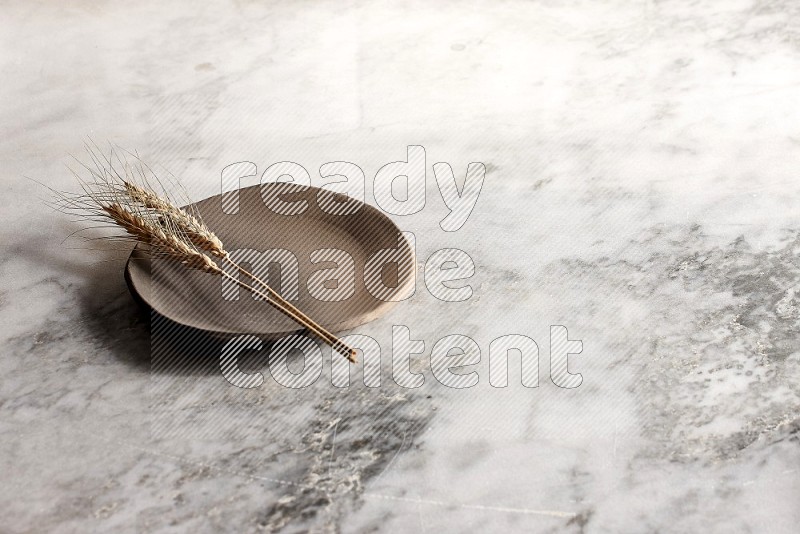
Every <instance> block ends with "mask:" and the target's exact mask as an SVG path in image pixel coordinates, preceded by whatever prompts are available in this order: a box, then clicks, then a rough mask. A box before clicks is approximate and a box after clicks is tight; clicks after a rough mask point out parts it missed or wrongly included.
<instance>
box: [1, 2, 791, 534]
mask: <svg viewBox="0 0 800 534" xmlns="http://www.w3.org/2000/svg"><path fill="white" fill-rule="evenodd" d="M67 4H69V5H67ZM564 4H568V5H564ZM0 9H1V10H2V17H0V40H2V46H0V73H1V74H2V76H1V79H2V83H0V125H2V132H3V141H2V143H0V181H1V182H0V183H2V187H3V189H2V193H0V217H1V219H0V222H1V223H2V224H0V349H1V350H0V353H1V355H0V372H2V379H0V435H2V439H1V440H0V473H2V484H0V518H1V519H2V524H1V526H0V530H2V531H4V532H50V531H52V532H101V531H102V532H110V531H118V532H183V531H193V532H217V531H220V530H222V531H239V532H256V531H261V530H264V531H275V530H282V531H285V532H301V531H307V530H311V531H323V532H325V531H333V532H373V531H381V532H421V531H431V532H464V531H477V532H497V531H511V532H725V533H735V532H787V533H788V532H796V531H797V525H798V523H800V419H799V418H798V417H799V416H798V413H800V412H799V409H800V343H799V342H798V327H800V270H798V265H799V264H800V260H799V258H800V233H798V228H799V227H800V209H799V208H798V206H799V205H800V202H799V201H800V178H799V176H800V175H799V171H800V105H799V104H798V95H799V91H800V4H797V3H796V2H790V1H786V0H772V1H751V0H748V1H739V0H735V1H725V2H722V1H717V2H713V1H702V0H701V1H697V2H696V1H691V2H690V1H688V0H668V1H663V2H656V1H649V0H645V1H637V2H623V1H621V0H615V1H614V0H612V1H602V2H589V1H585V2H570V3H561V2H549V1H531V2H528V1H525V2H523V1H516V0H512V1H505V2H476V3H470V4H469V5H467V4H462V3H456V2H416V1H409V2H403V3H394V2H377V3H374V2H345V3H323V2H311V1H304V2H290V1H284V2H257V1H248V0H236V1H222V0H211V1H209V2H204V3H195V2H188V1H185V0H183V1H175V2H155V1H143V2H115V1H108V2H96V1H92V0H80V1H76V2H70V3H65V2H56V1H52V0H47V1H45V0H41V1H29V2H16V3H12V2H4V3H3V5H2V7H0ZM87 137H91V138H92V139H95V140H97V141H99V142H105V141H106V140H108V141H111V142H113V143H117V144H119V145H121V146H123V147H126V148H129V149H132V150H133V149H135V150H137V151H138V152H139V153H140V154H141V155H142V157H144V158H145V159H146V160H147V161H150V162H155V163H157V164H159V165H160V166H162V167H163V168H165V169H167V170H169V171H170V172H172V173H174V174H175V175H176V176H178V177H179V178H180V180H181V181H182V183H183V184H184V185H185V187H186V188H187V189H188V191H189V193H190V194H191V196H192V197H193V198H196V199H201V198H205V197H208V196H210V195H213V194H216V193H218V192H219V190H220V172H221V170H222V168H223V167H225V166H226V165H228V164H231V163H234V162H239V161H245V160H247V161H252V162H254V163H256V165H257V166H258V169H259V172H263V170H264V169H265V168H266V167H267V166H269V165H270V164H271V163H274V162H278V161H294V162H298V163H301V164H302V165H303V166H304V167H305V168H306V169H308V170H309V171H310V173H311V178H312V183H315V184H320V183H322V180H321V178H320V176H319V173H318V172H317V170H318V169H319V167H320V165H321V164H322V163H325V162H329V161H337V160H343V161H351V162H354V163H357V164H358V165H359V166H360V167H361V168H362V169H363V170H364V172H365V173H366V176H367V202H369V203H372V204H374V198H373V195H372V188H371V184H372V181H371V180H372V178H373V177H374V176H375V173H376V172H377V170H378V169H379V168H380V167H381V166H382V165H383V164H385V163H388V162H392V161H397V160H401V159H404V158H405V155H406V147H407V146H409V145H422V146H424V147H425V149H426V155H427V161H426V163H427V169H428V181H427V199H428V200H427V204H426V206H425V209H423V210H422V211H421V212H419V213H417V214H415V215H410V216H406V217H395V221H396V222H397V224H398V225H399V226H400V227H401V228H402V229H403V230H408V231H411V232H414V233H415V234H416V235H417V236H418V240H417V254H418V257H419V258H420V262H422V261H424V260H425V259H426V258H428V257H429V256H430V255H431V254H432V253H433V252H434V251H436V250H439V249H441V248H445V247H457V248H460V249H463V250H464V251H465V252H467V253H468V254H469V255H470V256H471V257H472V258H473V260H474V262H475V265H476V272H475V275H474V276H473V277H472V279H470V284H471V285H472V287H473V291H474V295H473V297H472V298H471V299H469V300H468V301H465V302H463V303H445V302H441V301H438V300H437V299H435V298H434V297H432V296H431V295H430V293H429V292H428V291H427V290H426V288H425V286H424V283H423V282H422V281H421V280H420V281H418V284H417V293H416V294H415V296H414V297H413V298H412V299H411V300H409V301H407V302H404V303H402V304H400V305H399V306H398V307H396V308H395V309H394V310H393V311H392V312H391V313H390V314H389V315H387V316H385V317H383V318H381V319H379V320H376V321H374V322H372V323H369V324H367V325H364V326H361V327H359V328H356V329H354V330H353V331H352V333H361V334H366V335H370V336H372V337H374V338H376V339H377V340H379V341H380V343H381V346H382V347H384V348H385V350H386V352H385V353H384V373H383V381H382V387H381V388H378V389H370V388H366V387H364V386H363V384H361V385H359V380H360V378H359V376H358V374H355V375H354V377H353V384H354V385H353V387H351V388H348V389H337V388H334V387H332V386H331V384H330V381H329V380H327V379H325V377H329V376H330V370H329V363H327V364H326V368H325V370H324V372H323V380H320V381H318V382H317V383H316V384H314V386H312V387H310V388H308V389H305V390H287V389H283V388H279V387H278V386H277V385H276V384H275V383H274V382H271V381H269V380H268V381H267V383H265V385H264V386H263V387H261V388H257V389H253V390H239V389H237V388H233V387H231V386H230V385H228V384H227V383H226V382H225V381H224V379H223V378H222V377H221V375H220V373H219V370H218V368H217V367H216V363H215V360H214V355H213V354H211V353H208V354H207V353H198V354H197V357H196V359H194V360H192V364H191V365H186V366H182V367H175V366H172V367H171V366H169V365H167V364H165V365H155V363H156V362H151V348H152V347H151V331H150V330H149V328H148V327H149V324H148V323H149V321H148V320H147V319H146V318H142V316H141V315H140V313H139V311H138V309H137V307H136V305H135V304H134V302H133V301H132V299H131V297H130V296H129V295H128V293H127V290H126V287H125V284H124V281H123V278H122V269H123V266H124V261H125V257H126V256H125V253H124V251H123V252H121V251H115V250H111V249H110V248H109V247H106V246H104V245H103V244H101V243H89V244H87V243H86V242H83V241H81V240H80V239H75V238H70V239H66V240H65V238H67V236H68V235H70V234H71V233H72V232H74V231H75V230H76V229H77V227H76V226H75V225H74V224H73V223H71V222H70V221H69V220H68V219H67V218H65V217H64V216H63V215H62V214H60V213H57V212H53V211H52V210H50V209H49V208H47V207H46V206H45V205H44V201H45V200H47V198H48V193H47V191H46V189H44V188H43V187H41V186H40V185H39V184H37V183H36V182H37V181H38V182H42V183H44V184H46V185H48V186H50V187H54V188H57V189H62V190H74V189H75V181H74V179H73V178H72V177H71V176H70V174H69V172H68V171H67V170H66V168H65V163H69V161H70V155H71V154H75V155H78V154H80V153H81V151H82V150H83V148H82V144H83V142H84V141H85V140H86V138H87ZM436 162H448V163H450V164H451V165H452V167H453V169H454V172H455V173H456V175H460V176H463V174H464V172H465V171H466V167H467V165H468V164H469V163H470V162H483V163H484V164H485V166H486V169H487V174H486V180H485V184H484V188H483V192H482V194H481V196H480V199H479V201H478V203H477V205H476V207H475V209H474V211H473V213H472V215H471V217H470V219H469V221H468V222H467V223H466V225H465V226H464V227H463V228H462V229H461V230H459V231H458V232H452V233H447V232H443V231H442V230H441V229H440V228H439V222H440V221H441V219H442V218H443V217H444V216H445V215H446V214H447V209H446V207H445V205H444V203H443V201H442V198H441V195H440V194H439V192H438V190H437V188H436V183H435V180H434V179H433V173H432V171H431V166H432V165H433V164H434V163H436ZM257 181H258V180H257V178H256V179H255V181H254V182H252V183H257ZM87 247H88V248H92V249H93V250H86V249H87ZM393 325H407V326H408V327H409V329H410V331H411V335H412V336H413V338H414V339H418V340H423V341H424V343H425V353H424V355H423V356H422V357H419V358H417V359H416V360H415V363H414V365H415V366H417V367H416V368H417V369H418V370H419V371H421V372H423V373H424V375H425V384H424V385H423V386H422V387H421V388H418V389H403V388H399V387H397V386H396V385H393V382H392V380H391V369H390V367H391V366H390V361H389V348H390V347H391V331H392V326H393ZM550 325H565V326H567V327H568V329H569V333H570V337H571V338H572V339H579V340H581V341H582V343H583V352H582V353H580V354H579V355H577V356H572V357H570V370H571V371H572V372H576V373H581V375H582V377H583V383H582V384H581V386H580V387H578V388H575V389H561V388H559V387H557V386H555V385H554V384H553V383H552V382H551V381H550V379H549V374H548V373H549V357H548V356H549V329H550ZM512 333H513V334H524V335H527V336H529V337H531V338H533V339H534V340H536V342H537V343H538V344H539V347H540V349H541V361H540V377H539V378H540V380H539V387H538V388H524V387H522V385H521V384H520V382H519V380H520V378H519V370H514V365H513V364H512V365H511V367H512V371H511V373H510V375H511V376H510V385H509V387H507V388H505V389H497V388H493V387H491V386H490V385H489V383H488V348H489V343H490V342H491V341H492V340H493V339H495V338H497V337H499V336H502V335H505V334H512ZM449 334H464V335H468V336H469V337H471V338H473V339H474V340H475V341H476V342H477V343H478V345H479V347H480V349H481V355H482V358H481V363H480V364H479V365H478V366H477V367H476V369H477V370H478V372H479V374H480V376H481V381H480V383H479V384H478V386H476V387H475V388H472V389H467V390H453V389H450V388H446V387H443V386H441V385H439V384H438V383H437V381H436V380H435V379H434V377H433V376H432V373H431V370H430V369H429V368H428V367H426V365H427V364H426V362H427V361H428V359H427V356H429V355H430V351H431V348H432V346H433V344H434V343H435V342H436V341H437V340H438V339H439V338H441V337H444V336H446V335H449ZM512 362H513V360H512ZM162 363H163V362H162ZM515 373H516V374H515ZM265 374H267V376H268V373H266V372H265Z"/></svg>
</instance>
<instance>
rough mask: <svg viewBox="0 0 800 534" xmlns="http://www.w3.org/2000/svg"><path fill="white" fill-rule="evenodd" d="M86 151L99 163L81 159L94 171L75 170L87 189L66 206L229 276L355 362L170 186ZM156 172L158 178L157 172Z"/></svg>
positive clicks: (65, 199) (67, 198)
mask: <svg viewBox="0 0 800 534" xmlns="http://www.w3.org/2000/svg"><path fill="white" fill-rule="evenodd" d="M95 148H96V147H95ZM87 151H88V152H89V154H90V156H91V158H92V161H93V163H94V165H95V167H94V168H91V167H89V166H88V165H84V164H82V163H81V165H82V166H83V167H84V168H85V169H87V170H88V171H89V172H90V174H91V176H92V177H93V182H91V183H87V182H84V181H82V180H80V177H78V176H77V174H76V177H77V178H78V179H79V181H80V182H81V186H82V187H83V190H84V194H82V195H68V194H64V193H57V195H58V200H59V204H60V207H61V209H62V211H67V212H73V211H75V212H77V213H78V214H79V215H81V216H82V217H84V218H85V219H88V220H95V221H96V220H103V219H110V220H111V221H112V222H113V223H114V224H115V225H117V226H119V227H121V228H122V229H124V230H125V231H126V233H127V234H128V235H130V236H131V237H132V238H133V239H134V240H136V241H139V242H142V243H147V244H149V245H150V249H151V252H152V253H155V254H158V255H160V256H163V257H166V258H168V259H170V260H174V261H177V262H179V263H181V264H182V265H184V266H185V267H188V268H191V269H198V270H201V271H203V272H206V273H210V274H214V275H219V276H223V277H225V278H227V279H229V280H231V281H232V282H234V283H236V284H237V285H239V286H240V287H243V288H245V289H248V290H250V291H252V292H253V293H254V294H256V295H258V296H259V297H261V298H263V299H265V300H266V302H267V303H269V304H270V305H271V306H273V307H274V308H275V309H277V310H278V311H280V312H281V313H283V314H284V315H286V316H288V317H290V318H291V319H293V320H294V321H295V322H297V323H298V324H300V325H302V326H303V327H305V328H307V329H308V330H310V331H311V332H313V333H314V334H316V335H317V336H318V337H320V338H321V339H322V340H323V341H325V342H326V343H328V344H330V345H331V347H332V348H333V349H335V350H336V351H337V352H339V353H340V354H342V355H343V356H344V357H345V358H347V359H348V360H350V361H351V362H355V357H356V352H355V350H353V348H352V347H350V346H348V345H347V344H345V343H344V342H342V341H341V340H340V339H339V338H337V337H336V336H335V335H334V334H332V333H330V332H329V331H328V330H326V329H325V328H324V327H322V326H321V325H319V324H318V323H317V322H315V321H314V320H313V319H311V318H310V317H308V316H307V315H306V314H305V313H303V312H302V311H300V310H299V309H298V308H297V307H295V306H294V305H292V304H291V303H290V302H288V301H287V300H286V299H284V298H283V297H282V296H281V295H280V294H279V293H278V292H276V291H275V290H274V289H272V288H271V287H270V286H269V285H268V284H267V283H266V282H264V281H263V280H261V279H260V278H258V277H257V276H255V275H254V274H252V273H251V272H249V271H247V270H246V269H244V268H243V267H241V266H240V265H239V264H238V263H236V262H235V261H234V260H233V259H231V257H230V254H229V253H228V252H227V251H226V250H225V248H224V246H223V244H222V241H221V240H220V239H219V237H217V236H216V234H214V232H212V231H211V230H210V229H209V228H208V227H207V226H206V225H205V223H204V222H203V221H202V219H201V218H200V217H199V215H194V214H191V213H189V212H188V211H186V210H185V209H183V208H180V207H178V206H176V205H175V204H174V203H173V202H172V201H171V200H170V199H169V195H167V194H166V192H165V194H164V196H160V195H158V194H157V193H155V192H154V191H153V189H152V188H151V187H149V185H148V186H142V185H139V184H136V183H135V182H134V179H135V176H134V173H133V171H132V169H131V167H130V165H129V164H128V162H127V159H126V160H125V162H124V163H123V162H122V160H119V161H120V163H122V164H123V172H124V176H123V175H121V174H120V173H119V172H118V170H117V168H116V167H115V165H114V163H113V160H112V159H111V158H108V157H103V159H102V160H101V159H100V158H98V157H97V155H96V154H95V153H94V151H93V150H92V148H91V147H88V146H87ZM135 157H136V159H137V160H138V161H139V163H140V167H139V169H138V171H139V175H140V177H141V179H142V180H143V181H144V182H145V183H146V182H147V179H146V176H145V172H144V168H143V167H142V166H141V160H139V159H138V156H135ZM112 158H113V149H112ZM151 172H152V171H151ZM73 174H75V173H73ZM153 177H154V178H156V179H158V178H157V177H155V175H154V174H153ZM159 183H160V182H159ZM162 188H163V187H162ZM209 255H210V256H213V257H216V258H219V259H221V260H222V261H225V262H226V263H228V264H229V265H231V266H232V267H233V268H235V269H236V270H237V271H238V272H240V273H242V274H244V275H246V276H247V277H248V278H250V279H251V280H253V281H254V282H255V283H257V284H258V285H259V286H261V287H262V288H263V290H259V289H257V288H255V287H253V286H251V285H249V284H247V283H245V282H242V281H241V280H240V278H239V277H238V276H233V275H231V274H230V273H228V272H227V271H226V270H224V269H222V268H220V267H219V265H218V264H217V263H216V262H215V261H214V260H212V258H210V257H209Z"/></svg>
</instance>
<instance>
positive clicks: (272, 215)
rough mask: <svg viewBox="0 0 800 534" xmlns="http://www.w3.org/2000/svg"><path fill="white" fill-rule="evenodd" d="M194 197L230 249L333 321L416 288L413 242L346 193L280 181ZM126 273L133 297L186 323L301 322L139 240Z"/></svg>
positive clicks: (343, 325)
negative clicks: (154, 252)
mask: <svg viewBox="0 0 800 534" xmlns="http://www.w3.org/2000/svg"><path fill="white" fill-rule="evenodd" d="M223 205H224V208H225V209H223ZM193 206H194V207H195V208H196V209H197V211H198V212H199V213H200V215H201V216H202V218H203V220H204V221H205V223H206V225H207V226H208V227H209V228H211V230H213V231H214V232H215V233H216V234H217V235H218V236H219V237H220V238H221V239H222V242H223V243H224V245H225V249H226V250H228V251H229V252H231V253H232V254H233V256H234V257H236V258H237V259H239V260H240V262H241V263H243V264H244V266H245V267H249V268H250V270H252V271H256V272H258V274H260V275H261V278H262V279H264V280H266V281H267V282H268V283H269V284H270V286H271V287H273V288H274V289H276V290H278V291H279V292H280V293H281V295H282V296H283V297H284V298H287V299H288V300H290V302H292V304H294V305H295V306H297V307H298V308H299V309H300V310H302V311H304V312H305V313H306V314H307V315H309V316H310V317H311V318H313V319H314V320H315V321H317V322H318V323H320V324H321V325H322V326H324V327H326V328H327V329H328V330H330V331H334V332H335V331H339V330H345V329H349V328H353V327H355V326H358V325H360V324H363V323H366V322H368V321H371V320H373V319H375V318H377V317H379V316H380V315H382V314H384V313H386V311H388V310H389V309H390V308H391V307H392V306H393V305H394V304H396V302H397V301H399V300H402V299H403V298H407V297H408V296H409V295H410V294H411V293H413V288H414V281H415V277H414V268H415V257H414V250H413V246H412V244H411V243H410V242H409V240H407V239H406V238H405V236H404V235H403V234H402V233H401V231H400V230H399V229H398V228H397V226H395V224H394V223H393V222H392V221H391V220H390V219H389V218H388V217H387V216H386V215H385V214H384V213H382V212H381V211H379V210H377V209H375V208H373V207H371V206H369V205H367V204H364V203H362V202H358V201H356V200H353V199H349V198H348V197H347V196H346V195H341V194H338V193H333V192H330V191H327V190H322V189H318V188H314V187H310V188H302V189H301V188H298V186H296V185H294V184H285V183H278V184H266V185H263V186H254V187H248V188H245V189H241V190H240V191H239V192H238V199H237V195H236V193H226V194H225V195H221V196H216V197H211V198H208V199H206V200H203V201H201V202H198V203H196V204H194V205H193ZM348 258H351V259H352V262H351V261H350V260H349V259H348ZM220 266H222V263H220ZM365 269H366V270H365ZM231 272H233V271H231ZM370 273H372V275H370ZM376 273H377V274H376ZM125 274H126V280H127V281H128V285H129V287H130V290H131V292H132V293H133V294H134V296H135V297H136V298H137V299H140V301H141V302H143V303H144V304H146V305H147V306H149V307H150V308H151V309H152V310H154V311H155V312H157V313H159V314H161V315H162V316H164V317H166V318H167V319H170V320H171V321H174V322H176V323H178V324H181V325H184V326H189V327H192V328H197V329H200V330H203V331H207V332H210V333H214V334H220V335H236V334H243V333H250V334H257V335H263V336H266V337H268V338H269V337H271V338H275V337H280V336H283V335H286V334H289V333H292V332H297V331H300V330H302V327H300V326H299V325H297V324H296V323H295V322H294V321H292V320H291V319H289V318H287V317H285V316H284V315H283V314H281V313H280V312H278V311H277V310H275V309H273V308H272V307H271V306H270V305H269V304H267V303H266V302H265V301H263V300H259V299H258V298H257V297H254V296H253V294H252V293H251V292H250V291H247V290H245V289H242V288H239V289H237V286H236V285H235V284H234V283H232V282H230V281H227V282H225V281H224V278H223V277H220V276H216V275H213V274H207V273H202V272H199V271H195V270H190V269H186V268H184V267H182V266H180V265H179V264H176V263H175V262H171V261H168V260H165V259H159V258H152V259H151V258H150V257H149V255H148V254H147V253H146V252H144V251H143V250H142V249H141V248H138V247H137V248H136V249H134V251H133V253H132V254H131V257H130V258H129V260H128V264H127V266H126V273H125ZM241 279H242V280H243V281H247V278H246V277H242V278H241Z"/></svg>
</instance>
